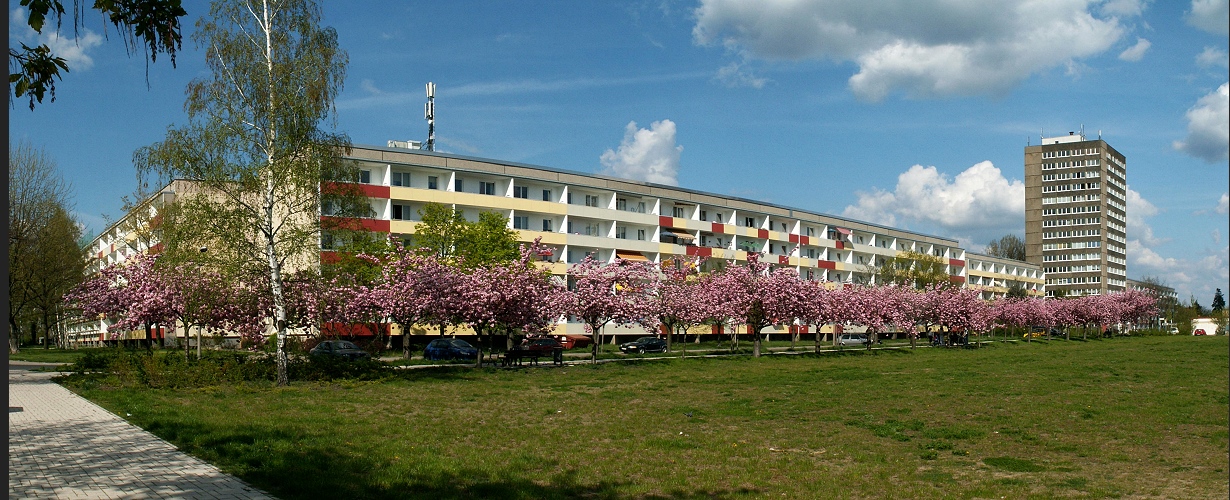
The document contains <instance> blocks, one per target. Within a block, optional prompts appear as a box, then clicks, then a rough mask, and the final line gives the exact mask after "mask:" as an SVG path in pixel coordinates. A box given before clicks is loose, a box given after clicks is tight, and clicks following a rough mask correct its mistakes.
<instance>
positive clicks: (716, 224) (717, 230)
mask: <svg viewBox="0 0 1230 500" xmlns="http://www.w3.org/2000/svg"><path fill="white" fill-rule="evenodd" d="M712 230H713V232H715V233H724V232H726V227H725V226H724V225H723V224H722V223H720V222H714V223H713V228H712Z"/></svg>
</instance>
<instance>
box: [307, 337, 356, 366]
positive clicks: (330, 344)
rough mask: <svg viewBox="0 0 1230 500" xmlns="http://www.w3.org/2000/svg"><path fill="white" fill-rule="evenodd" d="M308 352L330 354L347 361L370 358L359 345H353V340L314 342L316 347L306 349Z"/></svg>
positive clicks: (315, 354) (316, 354)
mask: <svg viewBox="0 0 1230 500" xmlns="http://www.w3.org/2000/svg"><path fill="white" fill-rule="evenodd" d="M308 353H309V354H311V355H313V356H332V357H335V358H342V359H345V360H348V361H354V360H356V359H371V358H372V355H371V354H368V352H367V351H364V350H363V349H360V348H359V346H357V345H354V342H348V341H345V340H326V341H324V342H321V343H319V344H316V347H313V348H312V350H311V351H308Z"/></svg>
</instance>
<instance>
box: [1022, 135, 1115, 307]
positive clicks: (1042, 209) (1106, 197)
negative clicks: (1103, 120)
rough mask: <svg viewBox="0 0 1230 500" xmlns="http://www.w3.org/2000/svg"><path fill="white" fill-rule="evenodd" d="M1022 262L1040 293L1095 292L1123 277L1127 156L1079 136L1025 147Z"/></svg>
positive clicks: (1111, 288) (1112, 288) (1107, 289)
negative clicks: (1042, 287)
mask: <svg viewBox="0 0 1230 500" xmlns="http://www.w3.org/2000/svg"><path fill="white" fill-rule="evenodd" d="M1025 254H1026V260H1027V261H1028V262H1029V263H1030V264H1034V265H1036V266H1039V267H1040V268H1042V271H1043V272H1045V273H1046V293H1047V295H1052V296H1053V295H1056V294H1062V295H1068V296H1073V295H1098V294H1106V293H1112V292H1118V291H1122V290H1124V288H1125V286H1126V280H1127V159H1126V158H1124V156H1123V155H1122V154H1120V153H1119V152H1118V151H1116V150H1115V149H1114V148H1113V147H1111V146H1110V144H1107V143H1106V141H1103V140H1102V139H1101V138H1098V139H1095V140H1087V139H1086V138H1085V136H1084V134H1083V133H1081V134H1077V133H1069V134H1068V135H1066V136H1059V137H1044V138H1043V139H1042V144H1041V145H1038V146H1027V147H1026V148H1025Z"/></svg>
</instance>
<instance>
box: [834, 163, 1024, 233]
mask: <svg viewBox="0 0 1230 500" xmlns="http://www.w3.org/2000/svg"><path fill="white" fill-rule="evenodd" d="M857 195H858V203H856V204H854V205H849V206H847V207H846V208H845V210H844V211H843V212H842V215H844V216H846V217H850V218H853V219H859V220H864V221H868V222H874V223H879V224H884V225H889V226H895V225H898V222H918V223H923V224H926V225H933V226H938V227H940V228H943V229H946V230H947V231H948V232H949V233H954V232H955V233H960V234H962V235H972V236H973V237H974V238H975V239H979V240H981V239H984V238H990V237H998V236H1002V235H1003V234H1005V233H1016V232H1018V231H1019V230H1020V228H1021V227H1022V226H1023V225H1024V218H1025V184H1024V183H1022V182H1021V181H1020V180H1012V181H1009V180H1008V179H1006V178H1004V176H1003V173H1002V172H1000V170H999V169H998V168H996V167H995V165H993V164H991V162H989V161H983V162H980V163H977V164H975V165H974V166H971V167H969V168H968V169H965V171H963V172H961V173H959V174H957V176H956V177H952V178H949V177H948V176H947V175H945V174H942V173H940V172H939V171H938V170H937V169H936V168H935V167H924V166H922V165H914V166H912V167H910V169H909V170H906V171H905V172H903V173H902V174H901V175H899V176H897V186H896V187H895V188H894V189H893V190H892V191H885V190H880V189H873V190H872V191H871V192H859V193H857ZM966 237H968V236H962V238H966Z"/></svg>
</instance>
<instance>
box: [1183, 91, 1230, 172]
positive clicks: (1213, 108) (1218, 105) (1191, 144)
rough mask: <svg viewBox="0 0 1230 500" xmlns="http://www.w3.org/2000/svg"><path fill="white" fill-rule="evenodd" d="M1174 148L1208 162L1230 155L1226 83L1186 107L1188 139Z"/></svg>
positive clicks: (1222, 159)
mask: <svg viewBox="0 0 1230 500" xmlns="http://www.w3.org/2000/svg"><path fill="white" fill-rule="evenodd" d="M1174 148H1175V149H1178V150H1179V151H1183V152H1184V153H1187V154H1189V155H1191V156H1194V157H1196V158H1200V159H1202V160H1204V161H1207V162H1209V163H1216V162H1219V161H1226V159H1227V158H1230V89H1228V84H1226V83H1223V84H1221V86H1220V87H1218V88H1217V90H1214V91H1213V92H1210V93H1208V95H1205V96H1204V97H1201V98H1200V100H1199V101H1196V105H1195V106H1192V108H1191V109H1189V110H1187V138H1185V139H1183V140H1182V141H1175V142H1174Z"/></svg>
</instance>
